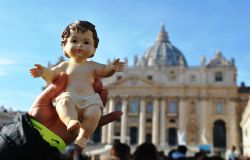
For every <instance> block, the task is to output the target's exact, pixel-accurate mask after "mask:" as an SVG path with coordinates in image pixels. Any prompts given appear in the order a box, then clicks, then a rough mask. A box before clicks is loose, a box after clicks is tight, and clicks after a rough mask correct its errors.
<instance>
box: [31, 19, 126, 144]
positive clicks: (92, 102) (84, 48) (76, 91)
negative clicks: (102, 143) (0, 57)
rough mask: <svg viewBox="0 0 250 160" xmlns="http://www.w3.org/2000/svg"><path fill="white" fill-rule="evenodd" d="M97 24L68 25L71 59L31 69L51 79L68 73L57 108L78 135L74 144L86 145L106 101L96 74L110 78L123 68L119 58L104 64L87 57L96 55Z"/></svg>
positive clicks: (65, 48)
mask: <svg viewBox="0 0 250 160" xmlns="http://www.w3.org/2000/svg"><path fill="white" fill-rule="evenodd" d="M98 42H99V39H98V36H97V33H96V30H95V26H94V25H93V24H91V23H90V22H87V21H76V22H73V23H71V24H69V25H68V26H67V27H66V29H65V30H64V31H63V33H62V39H61V46H62V48H63V51H64V54H65V56H66V57H68V58H69V61H65V62H62V63H60V64H59V65H57V66H55V67H53V68H52V69H49V68H46V67H44V66H42V65H39V64H35V67H34V68H32V69H31V70H30V73H31V75H32V76H33V77H35V78H37V77H42V78H43V79H44V80H45V81H47V82H52V81H53V80H54V79H55V78H56V77H57V76H58V75H59V74H60V72H65V73H67V75H68V81H67V86H66V88H65V91H64V92H63V93H61V94H60V95H59V96H58V97H57V98H56V99H55V107H56V111H57V113H58V115H59V117H60V119H61V121H62V122H63V123H64V124H65V125H66V127H67V130H68V132H69V133H72V134H78V136H77V138H76V140H75V142H74V143H75V144H76V145H78V146H79V147H80V148H82V149H83V148H85V146H86V143H87V140H88V139H89V137H90V136H91V134H92V133H93V132H94V131H95V129H96V127H97V124H98V121H99V119H100V117H101V115H102V109H103V103H102V101H101V98H100V97H99V95H98V94H97V93H95V91H94V89H93V82H94V78H95V77H110V76H112V75H113V74H114V73H115V72H121V71H123V70H124V66H125V63H124V62H120V61H119V59H117V60H115V61H114V62H113V63H111V64H108V65H104V64H100V63H97V62H93V61H88V60H87V59H88V58H90V57H93V56H94V53H95V51H96V48H97V47H98Z"/></svg>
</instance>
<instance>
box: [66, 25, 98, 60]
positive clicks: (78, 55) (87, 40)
mask: <svg viewBox="0 0 250 160" xmlns="http://www.w3.org/2000/svg"><path fill="white" fill-rule="evenodd" d="M63 51H64V52H66V53H67V55H68V56H69V57H70V58H75V59H80V60H81V59H87V58H89V57H91V56H92V55H93V54H94V53H95V47H94V39H93V33H92V32H91V31H89V30H87V31H86V32H84V33H82V32H76V31H74V30H70V36H69V38H67V42H66V44H65V45H64V46H63Z"/></svg>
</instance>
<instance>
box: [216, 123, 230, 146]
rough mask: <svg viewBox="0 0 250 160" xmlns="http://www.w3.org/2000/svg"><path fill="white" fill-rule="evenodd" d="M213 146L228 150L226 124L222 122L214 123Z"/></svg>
mask: <svg viewBox="0 0 250 160" xmlns="http://www.w3.org/2000/svg"><path fill="white" fill-rule="evenodd" d="M213 144H214V147H217V148H226V144H227V143H226V124H225V122H224V121H222V120H217V121H215V122H214V126H213Z"/></svg>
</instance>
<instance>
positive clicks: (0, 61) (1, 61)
mask: <svg viewBox="0 0 250 160" xmlns="http://www.w3.org/2000/svg"><path fill="white" fill-rule="evenodd" d="M11 64H16V62H15V61H14V60H11V59H7V58H0V65H11Z"/></svg>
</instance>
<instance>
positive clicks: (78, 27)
mask: <svg viewBox="0 0 250 160" xmlns="http://www.w3.org/2000/svg"><path fill="white" fill-rule="evenodd" d="M70 30H74V31H76V32H79V31H81V32H82V33H84V32H86V31H87V30H90V31H91V32H92V33H93V39H94V47H95V48H97V47H98V43H99V38H98V36H97V32H96V30H95V25H93V24H92V23H90V22H88V21H81V20H78V21H75V22H73V23H71V24H69V25H68V26H67V27H66V28H65V29H64V31H63V32H62V36H61V46H64V45H65V44H66V43H67V38H69V36H70ZM64 54H65V56H66V57H68V58H69V56H68V55H67V53H64ZM93 56H94V55H92V56H91V57H93Z"/></svg>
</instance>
